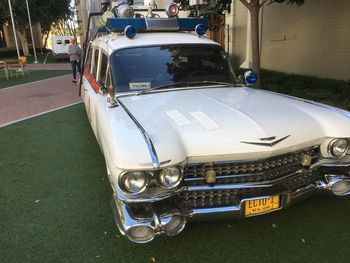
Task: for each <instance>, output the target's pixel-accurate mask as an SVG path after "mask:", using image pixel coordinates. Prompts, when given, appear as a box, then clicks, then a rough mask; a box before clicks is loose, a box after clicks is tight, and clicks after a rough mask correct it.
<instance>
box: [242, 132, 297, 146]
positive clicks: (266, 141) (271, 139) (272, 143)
mask: <svg viewBox="0 0 350 263" xmlns="http://www.w3.org/2000/svg"><path fill="white" fill-rule="evenodd" d="M288 137H290V135H287V136H285V137H283V138H281V139H278V140H275V139H276V136H271V137H267V138H260V139H259V140H260V141H263V142H244V141H241V143H246V144H253V145H258V146H267V147H273V146H275V145H276V144H278V143H280V142H281V141H284V140H285V139H287V138H288ZM274 140H275V141H274Z"/></svg>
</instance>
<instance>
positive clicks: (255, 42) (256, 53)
mask: <svg viewBox="0 0 350 263" xmlns="http://www.w3.org/2000/svg"><path fill="white" fill-rule="evenodd" d="M253 2H255V3H253ZM259 10H260V6H259V1H258V0H257V1H256V0H255V1H253V0H252V1H251V8H250V9H249V11H250V19H251V30H252V60H253V61H252V62H253V71H254V73H255V74H256V75H257V77H258V80H257V82H256V83H255V87H256V88H260V87H261V72H260V45H259V43H260V42H259Z"/></svg>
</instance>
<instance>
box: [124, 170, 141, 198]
mask: <svg viewBox="0 0 350 263" xmlns="http://www.w3.org/2000/svg"><path fill="white" fill-rule="evenodd" d="M122 184H123V186H124V188H125V190H127V191H128V192H130V193H134V194H135V193H140V192H142V191H143V190H145V189H146V186H147V175H146V173H144V172H129V173H125V174H124V175H123V177H122Z"/></svg>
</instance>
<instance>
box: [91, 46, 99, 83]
mask: <svg viewBox="0 0 350 263" xmlns="http://www.w3.org/2000/svg"><path fill="white" fill-rule="evenodd" d="M98 53H99V50H98V49H97V48H94V53H93V63H92V64H93V65H92V72H91V73H92V75H93V76H94V77H95V79H96V78H97V67H98Z"/></svg>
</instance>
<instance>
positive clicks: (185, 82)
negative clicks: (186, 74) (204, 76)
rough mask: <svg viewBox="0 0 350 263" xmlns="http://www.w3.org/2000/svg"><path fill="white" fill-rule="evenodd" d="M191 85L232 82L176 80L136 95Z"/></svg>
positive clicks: (227, 83)
mask: <svg viewBox="0 0 350 263" xmlns="http://www.w3.org/2000/svg"><path fill="white" fill-rule="evenodd" d="M192 85H220V86H232V85H234V83H230V82H221V81H212V80H203V81H185V80H182V81H178V82H174V83H171V84H166V85H161V86H158V87H154V88H149V89H145V90H143V91H140V92H139V93H137V95H143V94H147V93H150V92H152V91H154V90H161V89H167V88H172V87H178V86H185V87H188V86H192Z"/></svg>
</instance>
